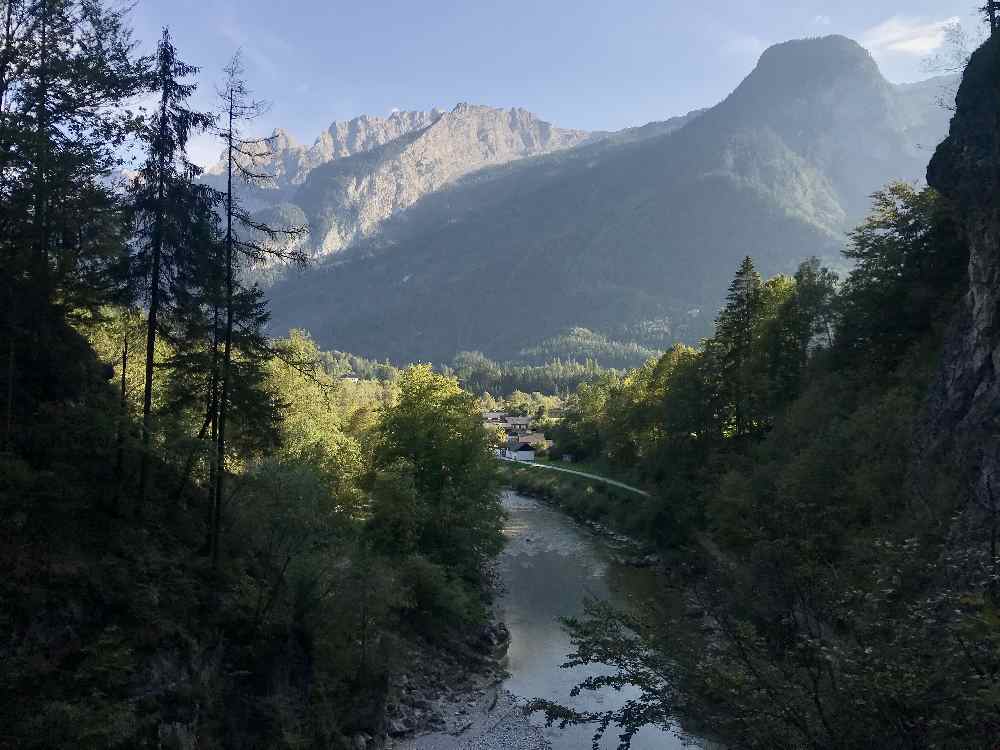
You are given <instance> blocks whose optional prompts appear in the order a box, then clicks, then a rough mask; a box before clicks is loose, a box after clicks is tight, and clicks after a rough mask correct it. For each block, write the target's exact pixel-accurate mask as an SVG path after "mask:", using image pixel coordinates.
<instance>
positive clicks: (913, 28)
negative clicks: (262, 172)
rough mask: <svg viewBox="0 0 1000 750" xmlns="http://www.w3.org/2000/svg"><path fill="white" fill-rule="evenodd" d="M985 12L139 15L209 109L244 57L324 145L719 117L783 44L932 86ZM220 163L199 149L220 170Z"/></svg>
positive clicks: (454, 1)
mask: <svg viewBox="0 0 1000 750" xmlns="http://www.w3.org/2000/svg"><path fill="white" fill-rule="evenodd" d="M977 4H981V3H977V2H976V1H975V0H908V2H902V0H894V1H893V0H867V1H862V0H841V2H840V3H836V4H832V3H829V2H821V1H819V0H797V1H796V0H781V1H772V2H764V3H761V2H756V3H747V2H745V0H743V1H741V2H737V1H736V0H716V2H713V3H707V2H681V1H680V0H604V1H603V2H598V1H597V0H572V1H571V0H533V1H530V0H529V1H525V0H500V1H498V2H485V1H482V0H360V1H359V0H353V1H352V2H342V1H341V0H325V1H324V0H284V2H281V0H278V2H273V1H272V2H264V1H263V0H139V2H138V4H137V6H136V8H135V10H134V11H133V16H132V19H133V25H134V26H135V30H136V34H137V36H138V38H139V39H140V40H141V42H142V43H143V47H144V48H148V49H151V48H152V45H153V43H154V42H155V39H156V38H157V36H158V35H159V29H160V27H161V26H163V25H169V26H170V28H171V31H172V33H173V34H174V37H175V39H176V42H177V45H178V47H179V48H180V51H181V54H182V57H183V58H184V59H185V60H186V61H187V62H190V63H192V64H195V65H199V66H201V67H202V73H201V76H200V80H201V81H202V85H201V91H200V92H199V94H198V96H197V100H198V101H197V103H198V104H199V105H201V106H206V105H210V104H211V98H212V97H211V93H212V90H213V84H214V82H215V81H216V80H218V79H219V76H220V74H219V70H220V69H221V67H222V66H223V65H224V64H225V62H226V60H227V59H228V58H229V57H230V56H231V55H232V53H233V52H234V51H235V50H236V49H237V48H242V50H243V54H244V58H245V62H246V66H247V77H248V79H249V82H250V84H251V86H252V87H253V88H254V90H255V91H256V92H257V93H258V94H259V95H260V96H261V97H262V98H265V99H267V100H269V101H270V102H271V103H272V106H271V109H270V111H269V112H268V113H267V115H266V116H265V117H264V118H262V119H261V121H260V123H259V125H260V129H261V131H262V132H263V131H268V132H269V131H270V130H271V129H272V128H274V127H279V126H280V127H284V128H285V129H286V130H288V131H289V132H290V133H291V134H292V135H293V136H295V137H296V138H297V139H298V140H300V141H302V142H306V143H311V142H312V141H313V140H314V139H315V138H316V136H317V135H318V134H319V132H320V131H321V130H323V129H324V128H325V127H326V126H327V125H329V123H330V122H331V121H333V120H343V119H349V118H351V117H354V116H357V115H359V114H362V113H367V114H371V115H383V116H384V115H387V114H388V113H389V112H390V111H391V110H392V109H394V108H400V109H429V108H431V107H435V106H437V107H441V108H444V109H450V108H451V107H452V106H454V104H455V103H457V102H459V101H468V102H475V103H480V104H490V105H496V106H503V107H511V106H519V107H524V108H526V109H529V110H531V111H533V112H536V113H537V114H539V115H540V116H541V117H543V118H544V119H546V120H549V121H551V122H553V123H555V124H556V125H560V126H563V127H576V128H584V129H589V130H598V129H599V130H613V129H619V128H623V127H627V126H631V125H641V124H644V123H646V122H649V121H651V120H662V119H665V118H667V117H670V116H672V115H676V114H681V113H684V112H687V111H689V110H691V109H694V108H696V107H703V106H708V105H711V104H714V103H716V102H718V101H719V100H720V99H722V98H723V97H724V96H725V95H726V94H728V93H729V92H730V91H731V90H732V89H733V88H734V87H735V86H736V85H737V84H739V82H740V81H741V80H742V79H743V77H744V76H745V75H746V74H747V73H749V72H750V70H751V69H752V68H753V65H754V63H755V62H756V60H757V57H758V56H759V55H760V53H761V52H762V51H763V50H764V49H765V48H766V47H767V46H768V45H770V44H773V43H775V42H780V41H784V40H787V39H792V38H798V37H805V36H819V35H825V34H833V33H837V34H845V35H847V36H850V37H852V38H854V39H857V40H858V41H860V42H861V43H862V44H864V45H865V46H866V47H868V48H869V50H871V52H872V54H873V55H874V56H875V59H876V60H877V61H878V63H879V64H880V66H881V67H882V70H883V72H884V73H885V75H886V77H888V78H889V79H890V80H893V81H912V80H919V79H921V78H926V77H928V76H929V75H930V73H929V72H928V71H927V69H926V65H925V60H926V59H927V58H928V56H931V55H933V54H934V52H935V49H936V48H937V47H938V46H939V45H941V44H942V42H943V33H942V29H943V26H944V24H946V23H948V22H949V21H956V20H957V21H960V22H961V23H963V24H964V25H965V26H966V27H967V28H969V29H970V30H972V29H973V27H975V25H976V24H975V19H974V16H973V9H974V8H975V7H976V5H977ZM217 151H218V149H217V148H216V147H215V145H214V144H212V143H210V142H208V141H207V140H206V139H204V138H201V139H198V140H197V141H196V143H195V144H194V145H193V147H192V156H193V157H194V159H195V161H199V162H203V163H204V162H206V161H212V160H214V159H213V158H212V157H213V156H214V154H215V153H217Z"/></svg>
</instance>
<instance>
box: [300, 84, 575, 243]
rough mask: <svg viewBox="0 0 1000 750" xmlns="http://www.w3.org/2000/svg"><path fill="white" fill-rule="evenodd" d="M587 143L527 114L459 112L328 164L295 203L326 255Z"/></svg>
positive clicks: (464, 108)
mask: <svg viewBox="0 0 1000 750" xmlns="http://www.w3.org/2000/svg"><path fill="white" fill-rule="evenodd" d="M390 119H391V118H390ZM330 132H331V133H332V132H333V129H332V128H331V131H330ZM588 137H589V136H588V134H587V133H585V132H583V131H580V130H564V129H561V128H556V127H553V126H552V125H550V124H549V123H547V122H544V121H543V120H539V119H538V118H537V117H535V115H533V114H531V113H530V112H527V111H525V110H523V109H509V110H505V109H495V108H493V107H484V106H478V105H472V104H459V105H458V106H456V107H455V108H454V109H453V110H452V111H451V112H448V113H447V114H444V115H441V116H439V117H437V118H435V119H434V120H433V122H431V123H430V124H429V125H427V126H426V127H424V128H422V129H417V128H414V129H411V130H409V131H407V132H405V133H403V134H402V135H400V137H398V138H396V139H394V140H391V141H388V142H386V143H384V144H382V145H379V146H378V147H375V148H369V149H366V150H363V151H360V152H356V153H355V154H353V155H351V156H347V157H344V158H335V157H334V158H332V159H330V160H328V161H327V162H326V163H325V164H324V165H322V166H320V167H317V168H315V169H313V170H312V171H311V172H310V173H309V175H308V177H307V178H306V179H305V180H304V181H303V182H302V184H301V185H300V187H299V188H298V190H297V191H296V192H295V195H294V197H293V199H292V200H293V202H294V203H295V204H297V205H299V206H301V207H302V209H303V210H304V211H305V212H306V215H307V216H308V217H309V226H310V230H311V234H312V243H313V245H314V247H315V248H316V249H317V250H318V251H319V253H320V254H327V253H331V252H335V251H337V250H340V249H342V248H344V247H347V246H348V245H350V244H352V243H353V242H354V241H355V240H357V239H358V238H360V237H365V236H369V235H371V234H372V233H373V232H374V231H375V230H376V229H377V227H378V226H379V224H380V223H381V222H383V221H384V220H385V219H387V218H388V217H390V216H392V215H393V214H395V213H398V212H399V211H401V210H403V209H406V208H408V207H410V206H412V205H413V204H414V203H416V202H417V201H418V200H419V199H420V198H422V197H423V196H425V195H427V194H428V193H431V192H434V191H435V190H438V189H440V188H442V187H444V186H445V185H447V184H448V183H451V182H453V181H454V180H456V179H458V178H459V177H462V176H464V175H466V174H468V173H470V172H473V171H475V170H477V169H481V168H483V167H488V166H497V165H502V164H506V163H508V162H512V161H515V160H518V159H523V158H525V157H529V156H537V155H540V154H546V153H550V152H552V151H558V150H560V149H565V148H569V147H571V146H575V145H577V144H579V143H582V142H583V141H584V140H586V139H587V138H588ZM348 140H349V139H348ZM340 142H342V141H340ZM319 146H320V143H319V142H317V147H319ZM330 148H331V149H333V148H335V146H334V145H331V146H330Z"/></svg>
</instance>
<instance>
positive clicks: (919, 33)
mask: <svg viewBox="0 0 1000 750" xmlns="http://www.w3.org/2000/svg"><path fill="white" fill-rule="evenodd" d="M958 21H959V19H958V17H957V16H956V17H953V18H946V19H944V20H941V21H927V20H925V19H922V18H908V17H906V16H893V17H892V18H889V19H886V20H885V21H883V22H882V23H880V24H878V25H876V26H872V27H871V28H869V29H867V30H865V32H864V33H863V34H862V35H861V42H862V44H864V46H865V47H867V48H868V50H869V51H870V52H871V53H872V54H873V55H875V56H876V57H879V56H884V55H887V54H899V55H919V56H923V55H928V54H930V53H931V52H933V51H934V50H936V49H938V48H939V47H941V45H942V44H944V41H945V32H946V30H947V28H948V26H951V25H952V24H955V23H958Z"/></svg>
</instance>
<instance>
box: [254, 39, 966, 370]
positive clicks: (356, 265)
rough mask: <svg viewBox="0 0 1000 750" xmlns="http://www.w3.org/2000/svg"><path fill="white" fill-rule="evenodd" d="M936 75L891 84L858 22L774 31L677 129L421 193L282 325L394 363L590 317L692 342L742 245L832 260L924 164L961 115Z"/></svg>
mask: <svg viewBox="0 0 1000 750" xmlns="http://www.w3.org/2000/svg"><path fill="white" fill-rule="evenodd" d="M927 88H928V87H927V86H923V87H921V86H916V87H913V86H911V87H896V86H893V85H892V84H890V83H888V82H887V81H886V80H885V79H884V78H883V77H882V75H881V74H880V72H879V70H878V67H877V66H876V64H875V62H874V61H873V60H872V58H871V56H870V55H869V54H868V53H867V52H866V51H865V50H864V49H862V48H861V47H860V46H858V45H857V44H856V43H854V42H852V41H850V40H848V39H846V38H844V37H826V38H823V39H813V40H807V41H796V42H788V43H786V44H781V45H777V46H775V47H772V48H771V49H769V50H768V51H766V52H765V53H764V55H763V56H762V57H761V60H760V62H759V64H758V66H757V68H756V69H755V70H754V71H753V73H751V75H750V76H748V77H747V79H746V80H745V81H743V83H742V84H741V85H740V86H739V87H738V88H737V89H736V90H735V91H734V92H733V94H732V95H730V96H729V97H728V98H727V99H726V100H725V101H723V102H722V103H720V104H719V105H718V106H716V107H714V108H712V109H710V110H708V111H706V112H704V113H701V114H699V115H698V116H696V117H693V118H691V119H690V121H688V122H686V123H685V124H684V125H683V127H680V128H679V129H676V130H671V129H670V128H666V130H667V132H666V133H663V134H659V135H655V136H652V137H648V138H639V139H638V140H635V139H628V138H623V139H621V140H620V141H617V142H616V141H613V140H612V141H602V142H599V143H593V144H589V145H585V146H582V147H579V148H576V149H572V150H569V151H564V152H561V153H559V154H555V155H552V156H547V157H542V158H539V159H532V160H530V161H527V162H522V163H520V164H518V165H515V166H513V167H512V168H510V169H509V170H506V173H497V171H492V172H487V173H476V174H474V175H471V176H469V177H467V178H465V179H464V180H462V181H460V182H459V183H457V184H455V185H453V186H451V187H450V188H449V189H447V190H444V191H439V192H438V193H435V194H431V195H429V196H427V197H425V198H424V199H423V200H421V201H420V202H418V203H417V204H415V205H414V206H413V207H412V208H410V209H409V210H408V211H406V212H405V213H404V214H402V215H400V216H399V217H398V218H397V219H395V220H393V221H390V222H388V223H387V224H386V225H385V226H384V228H383V230H382V232H381V234H380V235H379V236H377V237H375V238H373V239H372V240H370V241H369V242H368V243H362V244H361V245H359V246H357V247H356V248H355V249H354V250H353V251H352V252H351V253H350V254H348V255H347V256H342V257H341V258H338V259H337V260H336V261H334V262H331V263H329V264H326V265H323V266H320V267H318V268H314V269H312V270H310V271H308V272H306V273H304V274H297V275H295V276H294V277H292V278H289V279H288V280H286V281H285V282H283V283H281V284H279V285H277V286H276V287H275V288H274V289H273V290H272V298H273V301H274V310H275V318H274V324H273V329H274V331H275V332H279V333H280V332H281V331H282V330H284V329H285V328H287V327H289V326H302V327H305V328H307V329H309V330H310V331H312V332H313V334H314V335H315V336H316V337H317V339H318V340H320V341H321V342H323V343H324V344H325V345H327V346H336V347H337V348H340V349H348V350H351V351H357V352H359V353H362V354H365V355H368V356H379V357H383V356H388V357H391V358H393V359H396V360H410V359H433V360H436V361H445V360H448V359H450V358H451V356H453V355H454V353H455V352H457V351H461V350H480V351H483V352H484V353H486V354H487V355H489V356H492V357H497V358H510V357H514V356H516V355H517V353H518V352H519V351H520V350H522V349H524V348H526V347H530V346H532V345H534V344H536V343H537V342H540V341H542V340H544V339H546V338H550V337H552V336H554V335H557V334H559V333H560V332H562V331H564V330H566V329H569V328H571V327H575V326H580V327H586V328H589V329H592V330H595V331H599V332H601V333H605V334H608V335H611V336H613V337H616V338H621V339H623V340H630V341H631V340H635V341H637V342H638V343H648V344H649V345H651V346H655V347H657V348H662V347H663V346H664V345H665V344H669V343H670V342H671V341H673V340H683V341H693V340H696V339H697V338H699V337H700V336H701V335H703V334H704V333H706V332H707V325H706V315H705V314H704V312H703V311H706V310H714V309H715V308H716V306H717V305H718V302H719V300H720V298H721V295H722V292H723V291H724V283H725V278H726V276H727V274H728V273H729V270H730V269H731V268H733V267H735V266H736V265H737V263H738V262H739V260H740V258H742V257H743V256H744V255H746V254H750V255H753V256H754V257H755V258H758V259H759V261H760V263H761V266H762V270H763V271H764V272H765V273H769V274H770V273H774V272H780V271H791V270H792V269H793V268H794V266H795V264H796V263H797V261H799V260H801V259H802V258H804V257H806V256H808V255H820V256H835V255H837V254H838V252H839V249H840V247H841V245H842V243H843V237H844V232H845V231H846V230H847V229H848V227H850V226H851V225H852V224H853V223H854V222H855V221H856V220H857V219H858V218H859V217H860V215H861V214H862V212H863V210H864V207H865V206H866V204H867V200H868V195H869V194H870V193H871V192H873V191H874V190H875V189H877V188H878V187H880V186H881V185H882V184H884V183H885V182H887V181H888V180H890V179H893V178H904V179H917V178H919V177H920V176H921V174H922V172H923V169H924V167H925V166H926V162H927V160H928V158H929V151H928V150H927V149H926V147H925V145H924V144H925V143H926V142H927V141H928V140H929V139H933V140H939V139H940V137H941V136H943V135H944V132H945V129H946V124H947V119H948V113H947V112H946V111H945V110H943V109H941V108H940V107H939V106H938V104H937V102H936V100H934V101H930V100H932V99H933V97H930V96H928V94H927ZM935 132H936V133H938V135H936V136H932V134H933V133H935ZM501 172H502V171H501ZM636 332H639V333H640V334H641V333H642V332H648V333H649V334H650V338H644V337H643V336H641V335H636Z"/></svg>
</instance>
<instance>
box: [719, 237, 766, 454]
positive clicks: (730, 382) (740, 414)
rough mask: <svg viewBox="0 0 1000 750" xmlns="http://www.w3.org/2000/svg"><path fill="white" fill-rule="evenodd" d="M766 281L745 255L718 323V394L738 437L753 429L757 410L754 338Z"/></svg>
mask: <svg viewBox="0 0 1000 750" xmlns="http://www.w3.org/2000/svg"><path fill="white" fill-rule="evenodd" d="M762 288H763V282H762V280H761V277H760V274H759V273H757V269H756V268H754V264H753V259H752V258H751V257H750V256H749V255H748V256H746V257H745V258H744V259H743V262H742V263H741V264H740V267H739V269H738V270H737V272H736V276H735V277H734V278H733V281H732V283H731V284H730V285H729V293H728V294H727V295H726V304H725V307H723V309H722V312H721V313H720V314H719V317H718V319H717V320H716V324H715V337H714V339H713V354H714V356H715V358H716V362H717V366H718V375H719V383H718V394H717V396H718V398H719V403H720V408H721V411H722V416H723V424H724V425H726V427H727V429H728V431H729V432H730V434H732V435H733V436H734V437H743V436H745V435H748V434H749V433H750V432H752V431H753V429H754V426H755V416H756V413H757V408H756V403H755V401H756V399H755V397H754V388H753V367H752V362H753V355H754V340H755V336H756V333H757V330H758V322H759V320H760V316H761V312H762V310H763V296H762Z"/></svg>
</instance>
